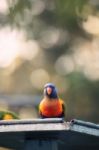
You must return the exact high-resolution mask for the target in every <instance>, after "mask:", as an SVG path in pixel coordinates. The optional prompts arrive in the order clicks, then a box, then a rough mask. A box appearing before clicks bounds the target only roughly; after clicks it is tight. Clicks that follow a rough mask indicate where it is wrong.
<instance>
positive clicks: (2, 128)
mask: <svg viewBox="0 0 99 150" xmlns="http://www.w3.org/2000/svg"><path fill="white" fill-rule="evenodd" d="M54 130H56V131H59V130H60V131H62V130H69V125H68V123H66V122H64V121H63V120H62V119H26V120H11V121H6V120H5V121H0V132H20V131H21V132H22V131H54Z"/></svg>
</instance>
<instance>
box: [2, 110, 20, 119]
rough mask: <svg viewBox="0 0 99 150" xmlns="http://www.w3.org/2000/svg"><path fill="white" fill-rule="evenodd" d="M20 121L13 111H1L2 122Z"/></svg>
mask: <svg viewBox="0 0 99 150" xmlns="http://www.w3.org/2000/svg"><path fill="white" fill-rule="evenodd" d="M12 119H19V117H18V116H17V115H16V114H15V113H14V112H11V111H5V110H0V120H12Z"/></svg>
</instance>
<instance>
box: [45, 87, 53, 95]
mask: <svg viewBox="0 0 99 150" xmlns="http://www.w3.org/2000/svg"><path fill="white" fill-rule="evenodd" d="M46 90H47V94H48V95H50V94H51V93H52V89H51V88H50V87H47V89H46Z"/></svg>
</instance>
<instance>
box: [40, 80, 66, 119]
mask: <svg viewBox="0 0 99 150" xmlns="http://www.w3.org/2000/svg"><path fill="white" fill-rule="evenodd" d="M39 115H40V117H41V118H64V117H65V104H64V101H63V100H62V99H60V98H59V96H58V92H57V89H56V86H55V85H54V84H53V83H46V84H45V86H44V97H43V99H42V100H41V101H40V103H39Z"/></svg>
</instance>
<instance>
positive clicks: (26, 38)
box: [0, 0, 99, 123]
mask: <svg viewBox="0 0 99 150" xmlns="http://www.w3.org/2000/svg"><path fill="white" fill-rule="evenodd" d="M47 82H53V83H54V84H55V85H56V86H57V88H58V92H59V96H60V97H61V98H62V99H64V101H65V103H66V120H71V119H73V118H76V119H81V120H85V121H91V122H95V123H99V110H98V109H99V0H0V110H2V109H3V110H11V111H14V112H16V113H17V114H18V115H19V116H20V118H38V104H39V102H40V100H41V99H42V97H43V87H44V84H45V83H47Z"/></svg>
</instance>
